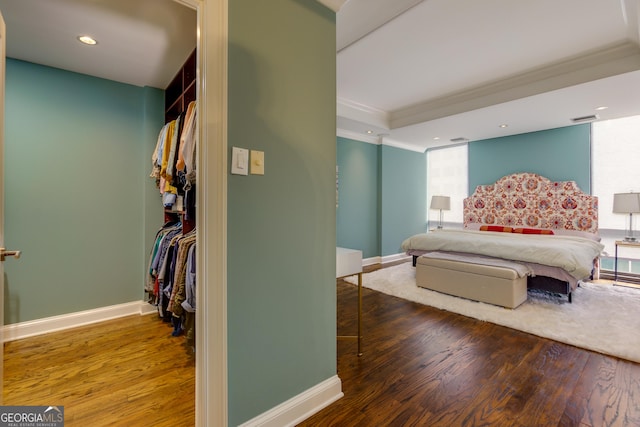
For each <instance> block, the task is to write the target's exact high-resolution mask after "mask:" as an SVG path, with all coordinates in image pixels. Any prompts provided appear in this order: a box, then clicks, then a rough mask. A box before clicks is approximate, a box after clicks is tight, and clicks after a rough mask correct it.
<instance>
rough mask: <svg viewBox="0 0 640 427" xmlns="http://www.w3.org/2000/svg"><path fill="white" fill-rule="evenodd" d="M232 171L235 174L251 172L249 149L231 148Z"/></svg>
mask: <svg viewBox="0 0 640 427" xmlns="http://www.w3.org/2000/svg"><path fill="white" fill-rule="evenodd" d="M231 173H232V174H235V175H248V174H249V150H247V149H246V148H238V147H233V148H232V149H231Z"/></svg>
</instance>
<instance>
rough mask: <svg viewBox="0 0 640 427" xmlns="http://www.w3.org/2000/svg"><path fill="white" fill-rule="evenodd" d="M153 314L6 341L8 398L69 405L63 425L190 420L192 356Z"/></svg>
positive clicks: (158, 423) (173, 423)
mask: <svg viewBox="0 0 640 427" xmlns="http://www.w3.org/2000/svg"><path fill="white" fill-rule="evenodd" d="M172 331H173V328H172V327H170V326H169V324H167V323H164V322H162V321H161V320H159V319H158V317H157V316H156V315H154V314H151V315H147V316H138V315H136V316H129V317H125V318H121V319H117V320H112V321H108V322H103V323H99V324H96V325H90V326H85V327H80V328H75V329H71V330H67V331H62V332H56V333H51V334H47V335H43V336H37V337H33V338H26V339H23V340H18V341H11V342H8V343H5V345H4V390H3V404H4V405H38V406H39V405H54V406H55V405H57V406H64V414H65V426H67V427H71V426H82V427H86V426H91V427H94V426H156V427H158V426H192V425H194V423H195V357H194V355H193V351H192V349H191V348H190V347H187V346H186V345H185V338H184V337H183V336H181V337H172V336H171V332H172Z"/></svg>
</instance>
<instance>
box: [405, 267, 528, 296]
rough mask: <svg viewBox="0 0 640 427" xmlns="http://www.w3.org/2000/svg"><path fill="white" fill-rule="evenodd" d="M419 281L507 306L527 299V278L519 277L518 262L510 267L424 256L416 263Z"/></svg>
mask: <svg viewBox="0 0 640 427" xmlns="http://www.w3.org/2000/svg"><path fill="white" fill-rule="evenodd" d="M416 284H417V285H418V286H420V287H423V288H427V289H431V290H434V291H438V292H442V293H445V294H449V295H454V296H458V297H462V298H467V299H470V300H473V301H481V302H485V303H488V304H494V305H499V306H502V307H506V308H516V307H518V306H519V305H520V304H522V303H523V302H525V301H526V300H527V277H526V276H523V277H519V274H518V272H517V265H514V268H509V266H508V265H507V266H504V265H503V266H492V265H483V264H473V263H467V262H460V261H452V260H447V259H437V258H429V257H426V256H421V257H418V259H417V262H416Z"/></svg>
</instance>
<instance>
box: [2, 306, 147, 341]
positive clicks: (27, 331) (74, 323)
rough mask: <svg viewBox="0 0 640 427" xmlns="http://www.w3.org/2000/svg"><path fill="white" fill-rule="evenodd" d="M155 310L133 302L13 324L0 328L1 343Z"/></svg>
mask: <svg viewBox="0 0 640 427" xmlns="http://www.w3.org/2000/svg"><path fill="white" fill-rule="evenodd" d="M155 312H156V308H155V307H154V306H153V305H151V304H149V303H146V302H144V301H133V302H128V303H124V304H117V305H112V306H108V307H100V308H95V309H93V310H85V311H78V312H75V313H69V314H62V315H60V316H52V317H45V318H43V319H36V320H29V321H27V322H20V323H13V324H11V325H5V326H4V327H3V328H2V338H3V342H7V341H14V340H19V339H22V338H27V337H33V336H36V335H42V334H47V333H49V332H55V331H61V330H64V329H71V328H76V327H78V326H84V325H89V324H91V323H97V322H103V321H105V320H111V319H116V318H118V317H123V316H130V315H132V314H140V315H143V314H150V313H155Z"/></svg>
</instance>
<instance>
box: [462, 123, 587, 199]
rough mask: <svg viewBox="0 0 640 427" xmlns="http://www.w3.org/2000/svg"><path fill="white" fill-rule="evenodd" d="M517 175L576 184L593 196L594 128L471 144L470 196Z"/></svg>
mask: <svg viewBox="0 0 640 427" xmlns="http://www.w3.org/2000/svg"><path fill="white" fill-rule="evenodd" d="M515 172H534V173H537V174H539V175H542V176H545V177H547V178H549V179H551V180H554V181H561V180H562V181H566V180H573V181H576V183H577V184H578V186H579V187H580V189H581V190H582V191H584V192H587V193H590V192H591V178H590V177H591V125H590V124H582V125H575V126H568V127H563V128H557V129H549V130H543V131H539V132H531V133H525V134H520V135H513V136H505V137H502V138H493V139H485V140H482V141H473V142H470V143H469V194H471V193H472V192H473V191H474V190H475V188H476V186H478V185H481V184H491V183H493V182H495V181H496V180H497V179H499V178H501V177H503V176H505V175H509V174H511V173H515Z"/></svg>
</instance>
